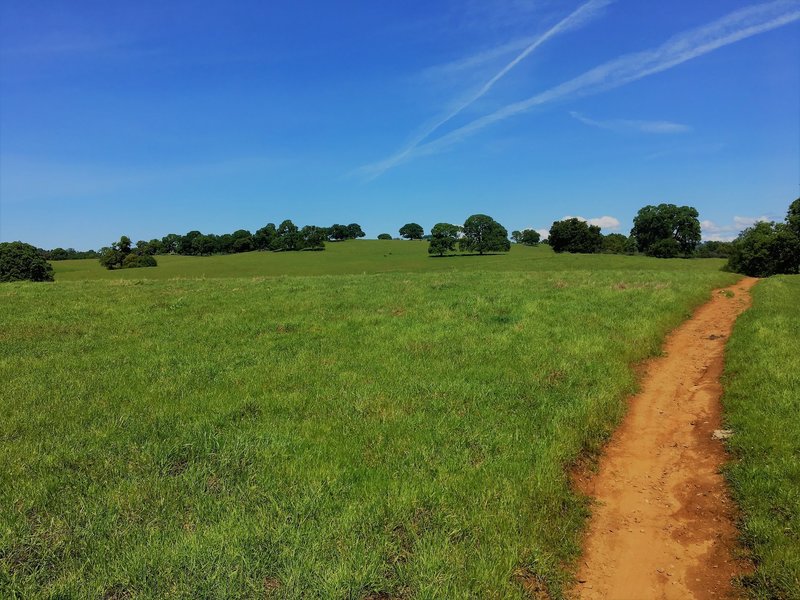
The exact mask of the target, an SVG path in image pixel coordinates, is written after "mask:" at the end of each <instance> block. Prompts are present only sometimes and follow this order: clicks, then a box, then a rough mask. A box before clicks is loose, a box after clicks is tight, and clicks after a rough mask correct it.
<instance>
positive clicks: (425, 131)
mask: <svg viewBox="0 0 800 600" xmlns="http://www.w3.org/2000/svg"><path fill="white" fill-rule="evenodd" d="M612 2H614V0H589V1H588V2H586V3H584V4H582V5H581V6H580V7H578V8H577V9H575V11H573V12H572V13H571V14H570V15H569V16H567V17H565V18H564V19H562V20H561V21H559V22H558V23H556V24H555V25H554V26H553V27H551V28H550V29H548V30H547V31H546V32H544V33H543V34H542V35H540V36H539V37H538V38H536V39H535V40H534V41H533V42H531V43H530V44H528V46H526V47H525V49H524V50H523V51H522V52H520V53H519V54H518V55H517V56H516V57H515V58H514V60H512V61H511V62H510V63H508V64H507V65H506V66H505V67H503V68H502V69H501V70H500V71H499V72H498V73H497V74H496V75H495V76H494V77H492V78H491V79H490V80H489V81H487V82H486V83H484V84H483V85H482V86H481V87H480V89H478V90H477V91H476V92H474V93H473V94H471V95H469V96H467V97H466V98H464V99H463V100H462V101H461V102H459V103H458V104H457V105H456V106H455V107H454V108H452V109H451V110H450V111H448V112H446V113H444V114H443V115H441V116H439V117H438V118H435V119H433V120H432V121H430V122H429V123H427V124H426V125H424V126H423V127H422V128H421V129H420V131H418V132H417V134H416V135H415V136H414V137H412V138H411V140H410V141H409V142H408V144H407V145H406V146H405V147H404V148H403V149H402V150H400V151H399V152H397V153H396V154H394V155H392V156H390V157H389V158H387V159H385V160H382V161H380V162H377V163H374V164H372V165H367V166H365V167H362V168H361V169H359V171H360V172H361V173H363V174H365V175H367V176H368V179H374V178H375V177H378V176H379V175H380V174H382V173H384V172H385V171H386V170H388V169H391V168H392V167H393V166H395V165H397V164H399V163H401V162H403V161H404V159H406V158H407V157H408V156H409V155H410V154H411V153H412V152H413V151H414V149H415V148H417V147H418V146H419V144H420V143H421V142H422V141H424V140H425V139H426V138H427V137H428V136H430V135H431V134H432V133H433V132H435V131H436V130H437V129H439V128H440V127H441V126H442V125H444V124H445V123H447V122H448V121H449V120H450V119H452V118H453V117H455V116H457V115H458V114H459V113H460V112H461V111H463V110H464V109H465V108H467V107H468V106H470V105H471V104H473V103H474V102H475V101H477V100H479V99H480V98H481V97H483V96H484V95H486V93H487V92H488V91H489V90H491V89H492V88H493V87H494V84H495V83H497V82H498V81H500V80H501V79H502V78H503V77H505V75H506V74H507V73H508V72H509V71H510V70H511V69H513V68H514V67H516V66H517V65H518V64H519V63H520V62H521V61H522V60H524V59H525V58H526V57H527V56H528V55H529V54H530V53H531V52H533V51H534V50H536V49H537V48H538V47H539V46H541V45H542V44H544V43H545V42H546V41H547V40H549V39H550V38H552V37H553V36H556V35H558V34H559V33H564V32H565V31H569V30H570V29H575V28H576V27H579V26H581V25H583V24H584V23H586V22H588V21H589V20H591V19H592V18H594V17H595V16H596V15H597V14H598V13H599V12H600V11H601V10H602V9H603V8H605V7H606V6H608V5H609V4H611V3H612Z"/></svg>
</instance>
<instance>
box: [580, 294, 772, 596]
mask: <svg viewBox="0 0 800 600" xmlns="http://www.w3.org/2000/svg"><path fill="white" fill-rule="evenodd" d="M756 281H757V280H756V279H750V278H746V279H743V280H741V281H740V282H739V283H737V284H736V285H734V286H731V287H730V288H727V290H719V291H716V292H714V296H713V298H712V299H711V301H709V302H708V303H707V304H705V305H703V306H702V307H700V308H699V309H698V310H697V311H696V312H695V313H694V315H693V316H692V317H691V318H690V319H689V320H688V321H686V322H685V323H683V324H682V325H681V326H680V327H678V329H676V330H675V331H673V332H672V333H671V334H670V335H669V337H668V338H667V341H666V344H665V346H664V350H665V356H662V357H659V358H655V359H652V360H651V361H648V362H647V364H646V365H645V375H644V378H643V380H642V384H641V390H640V392H639V393H638V394H637V395H636V396H634V397H633V398H632V399H631V403H630V407H629V411H628V414H627V416H626V417H625V420H624V421H623V423H622V425H621V426H620V428H619V429H618V430H617V431H616V433H615V434H614V436H613V437H612V439H611V441H610V442H609V444H608V446H607V447H606V449H605V452H604V454H603V456H602V457H601V459H600V465H599V472H598V474H597V475H596V476H594V477H592V478H590V479H588V480H587V479H579V480H578V481H577V484H578V485H579V486H580V487H581V488H582V489H583V490H584V491H585V492H586V493H587V494H589V495H590V496H593V497H595V498H596V500H597V503H596V505H595V506H594V508H593V511H592V520H591V523H590V525H589V531H588V534H587V537H586V542H585V545H584V556H583V559H582V561H581V566H580V569H579V573H578V584H577V585H576V587H575V590H574V595H575V597H577V598H583V599H595V598H596V599H603V600H618V599H635V600H644V599H648V598H659V599H673V598H674V599H676V600H677V599H681V600H684V599H686V598H715V599H719V598H731V597H735V594H736V592H735V589H734V588H733V586H732V585H731V577H732V576H734V575H736V574H739V573H740V572H741V569H742V568H743V566H742V565H741V564H739V563H737V562H736V561H735V560H734V558H733V557H732V550H733V549H734V548H735V541H736V529H735V526H734V525H733V521H732V517H733V506H732V505H731V503H730V500H729V499H728V494H727V489H726V487H725V483H724V480H723V478H722V476H721V475H720V474H719V468H720V466H721V465H722V463H723V462H724V461H725V452H724V448H723V445H722V442H721V441H719V440H717V439H713V438H712V435H713V433H714V431H715V430H717V429H719V428H720V427H721V425H720V412H721V411H720V402H719V399H720V394H721V392H722V388H721V385H720V382H719V378H720V376H721V375H722V367H723V364H722V359H723V349H724V346H725V342H726V341H727V338H728V336H729V335H730V332H731V328H732V326H733V323H734V321H735V320H736V317H737V316H738V315H739V314H740V313H741V312H742V311H744V310H745V309H746V308H747V307H748V306H749V305H750V294H749V290H750V288H751V287H752V286H753V285H754V284H755V283H756ZM731 292H733V296H732V297H731V295H730V293H731Z"/></svg>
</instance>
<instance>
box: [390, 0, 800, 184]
mask: <svg viewBox="0 0 800 600" xmlns="http://www.w3.org/2000/svg"><path fill="white" fill-rule="evenodd" d="M798 19H800V0H777V1H775V2H768V3H765V4H759V5H755V6H750V7H747V8H744V9H741V10H737V11H734V12H732V13H730V14H729V15H726V16H725V17H722V18H720V19H717V20H716V21H713V22H712V23H709V24H708V25H705V26H703V27H699V28H697V29H693V30H690V31H688V32H684V33H682V34H679V35H676V36H674V37H672V38H671V39H669V40H668V41H667V42H665V43H664V44H662V45H661V46H659V47H658V48H655V49H653V50H646V51H643V52H636V53H633V54H626V55H623V56H621V57H619V58H617V59H614V60H611V61H609V62H607V63H604V64H602V65H600V66H598V67H595V68H594V69H591V70H589V71H587V72H585V73H584V74H582V75H579V76H578V77H576V78H574V79H571V80H569V81H567V82H565V83H562V84H560V85H558V86H556V87H553V88H551V89H549V90H547V91H544V92H541V93H539V94H537V95H535V96H532V97H531V98H528V99H527V100H522V101H520V102H515V103H513V104H509V105H507V106H505V107H503V108H501V109H499V110H497V111H495V112H493V113H491V114H489V115H486V116H484V117H481V118H479V119H475V120H474V121H472V122H471V123H468V124H467V125H464V126H463V127H460V128H458V129H456V130H454V131H452V132H450V133H448V134H446V135H443V136H442V137H440V138H438V139H436V140H434V141H432V142H429V143H427V144H425V145H422V146H418V147H417V148H416V149H414V151H413V152H409V153H407V154H405V155H404V156H403V157H402V159H401V160H398V161H397V162H395V163H393V164H392V165H391V166H396V165H397V164H399V163H400V162H405V161H407V160H409V159H410V158H414V157H417V156H426V155H429V154H433V153H436V152H440V151H442V150H444V149H445V148H447V147H449V146H452V145H454V144H456V143H458V142H461V141H462V140H464V139H465V138H467V137H469V136H471V135H474V134H475V133H477V132H478V131H480V130H482V129H484V128H486V127H488V126H489V125H492V124H494V123H497V122H499V121H503V120H505V119H508V118H510V117H513V116H515V115H517V114H520V113H523V112H526V111H528V110H530V109H532V108H534V107H536V106H541V105H544V104H548V103H550V102H555V101H557V100H565V99H568V98H576V97H580V96H587V95H589V94H597V93H600V92H603V91H607V90H610V89H613V88H617V87H620V86H623V85H625V84H627V83H631V82H633V81H637V80H639V79H642V78H644V77H647V76H648V75H653V74H655V73H660V72H662V71H666V70H667V69H670V68H672V67H675V66H677V65H679V64H682V63H684V62H687V61H689V60H692V59H693V58H697V57H698V56H702V55H704V54H707V53H709V52H712V51H713V50H717V49H718V48H722V47H723V46H727V45H729V44H733V43H734V42H738V41H741V40H744V39H746V38H749V37H752V36H754V35H757V34H759V33H764V32H767V31H771V30H772V29H776V28H778V27H782V26H784V25H788V24H789V23H792V22H794V21H797V20H798ZM384 170H385V169H384Z"/></svg>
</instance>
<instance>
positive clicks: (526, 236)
mask: <svg viewBox="0 0 800 600" xmlns="http://www.w3.org/2000/svg"><path fill="white" fill-rule="evenodd" d="M511 239H512V240H514V242H515V243H517V244H522V245H523V246H535V245H536V244H538V243H539V240H541V239H542V236H541V234H540V233H539V232H538V231H536V230H535V229H523V230H522V231H512V232H511Z"/></svg>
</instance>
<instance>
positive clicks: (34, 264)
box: [0, 242, 53, 282]
mask: <svg viewBox="0 0 800 600" xmlns="http://www.w3.org/2000/svg"><path fill="white" fill-rule="evenodd" d="M26 280H27V281H53V267H52V266H51V265H50V263H48V262H47V261H46V260H45V259H44V257H43V256H42V255H41V253H40V252H39V250H38V249H37V248H36V247H35V246H31V245H30V244H26V243H24V242H1V243H0V281H1V282H6V281H26Z"/></svg>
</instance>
